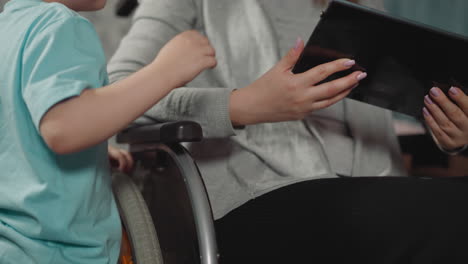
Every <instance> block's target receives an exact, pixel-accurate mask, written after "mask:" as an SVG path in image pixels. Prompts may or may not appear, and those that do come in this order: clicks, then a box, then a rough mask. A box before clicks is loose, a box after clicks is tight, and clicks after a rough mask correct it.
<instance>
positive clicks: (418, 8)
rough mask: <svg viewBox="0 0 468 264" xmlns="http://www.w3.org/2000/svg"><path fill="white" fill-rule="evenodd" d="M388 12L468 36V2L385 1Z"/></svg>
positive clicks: (457, 0) (454, 0)
mask: <svg viewBox="0 0 468 264" xmlns="http://www.w3.org/2000/svg"><path fill="white" fill-rule="evenodd" d="M385 7H386V9H387V11H389V12H390V13H392V14H396V15H399V16H402V17H405V18H409V19H412V20H416V21H418V22H422V23H426V24H429V25H432V26H434V27H438V28H441V29H444V30H448V31H452V32H455V33H458V34H461V35H465V36H468V14H467V12H468V0H385Z"/></svg>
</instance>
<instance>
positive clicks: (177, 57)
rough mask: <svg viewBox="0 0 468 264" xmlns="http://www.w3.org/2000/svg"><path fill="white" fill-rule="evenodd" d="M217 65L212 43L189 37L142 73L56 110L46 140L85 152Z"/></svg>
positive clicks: (43, 126)
mask: <svg viewBox="0 0 468 264" xmlns="http://www.w3.org/2000/svg"><path fill="white" fill-rule="evenodd" d="M215 66H216V60H215V51H214V49H213V48H212V47H211V45H210V43H209V41H208V40H207V39H206V38H205V37H203V36H202V35H201V34H199V33H197V32H195V31H187V32H184V33H182V34H180V35H178V36H176V37H175V38H174V39H172V40H171V41H170V42H169V43H168V44H167V45H166V46H165V47H164V48H163V49H162V50H161V51H160V53H159V54H158V56H157V57H156V59H155V60H154V61H153V63H151V64H150V65H148V66H146V67H145V68H143V69H142V70H140V71H139V72H136V73H135V74H133V75H131V76H130V77H128V78H126V79H124V80H122V81H120V82H117V83H114V84H111V85H109V86H106V87H102V88H98V89H89V90H85V91H84V92H83V93H81V95H80V96H78V97H74V98H72V99H69V100H67V101H64V102H62V103H59V104H57V105H55V106H54V107H52V108H51V109H50V110H49V111H48V112H47V113H46V114H45V115H44V117H43V118H42V119H41V122H40V131H41V135H42V137H43V138H44V140H45V142H46V143H47V145H48V146H49V147H50V148H51V149H52V150H53V151H54V152H56V153H60V154H67V153H72V152H76V151H80V150H83V149H85V148H88V147H90V146H93V145H95V144H97V143H99V142H102V141H104V140H106V139H108V138H109V137H111V136H112V135H114V134H115V133H117V132H118V131H120V130H121V129H123V128H125V127H126V126H127V125H128V124H129V123H130V122H132V121H133V120H135V119H136V118H138V117H139V116H141V115H142V114H143V113H145V111H147V110H148V109H149V108H150V107H151V106H152V105H154V104H155V103H156V102H158V101H159V100H160V99H161V98H163V97H164V96H165V95H166V94H167V93H169V92H170V91H171V90H172V89H174V88H176V87H180V86H182V85H184V84H185V83H187V82H189V81H191V80H192V79H193V78H194V77H195V76H197V75H198V74H199V73H200V72H201V71H203V70H205V69H206V68H212V67H215Z"/></svg>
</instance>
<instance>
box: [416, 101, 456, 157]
mask: <svg viewBox="0 0 468 264" xmlns="http://www.w3.org/2000/svg"><path fill="white" fill-rule="evenodd" d="M423 116H424V120H426V124H427V125H428V126H429V128H430V129H431V131H432V133H433V134H434V136H435V137H436V138H437V140H438V141H439V143H440V144H441V145H442V146H444V147H445V148H447V149H452V148H455V147H456V146H455V145H454V142H453V140H452V139H451V137H450V136H449V135H447V133H446V132H445V131H444V130H443V129H442V128H441V127H440V126H439V124H438V123H437V121H436V120H435V119H434V117H433V116H432V114H431V113H430V112H429V110H428V109H427V108H426V107H424V108H423Z"/></svg>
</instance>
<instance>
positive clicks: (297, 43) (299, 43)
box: [294, 37, 302, 51]
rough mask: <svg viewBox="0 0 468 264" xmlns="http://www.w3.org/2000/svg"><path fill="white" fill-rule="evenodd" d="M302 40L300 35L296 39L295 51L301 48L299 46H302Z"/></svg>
mask: <svg viewBox="0 0 468 264" xmlns="http://www.w3.org/2000/svg"><path fill="white" fill-rule="evenodd" d="M301 42H302V39H301V38H300V37H298V38H297V39H296V45H294V50H295V51H298V50H299V47H300V46H301Z"/></svg>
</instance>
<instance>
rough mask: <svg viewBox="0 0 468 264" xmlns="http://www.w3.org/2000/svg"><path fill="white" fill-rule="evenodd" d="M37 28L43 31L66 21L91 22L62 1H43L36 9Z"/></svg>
mask: <svg viewBox="0 0 468 264" xmlns="http://www.w3.org/2000/svg"><path fill="white" fill-rule="evenodd" d="M35 12H36V17H37V19H36V21H35V22H36V23H35V24H36V28H37V29H38V30H40V31H42V30H43V29H44V28H49V27H50V26H51V25H60V24H65V23H84V24H89V25H91V23H90V22H89V21H88V20H87V19H86V18H84V17H82V16H81V15H80V14H78V13H77V12H75V11H73V10H71V9H69V8H68V7H66V6H65V5H63V4H60V3H43V4H41V5H40V7H39V8H37V9H36V11H35Z"/></svg>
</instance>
